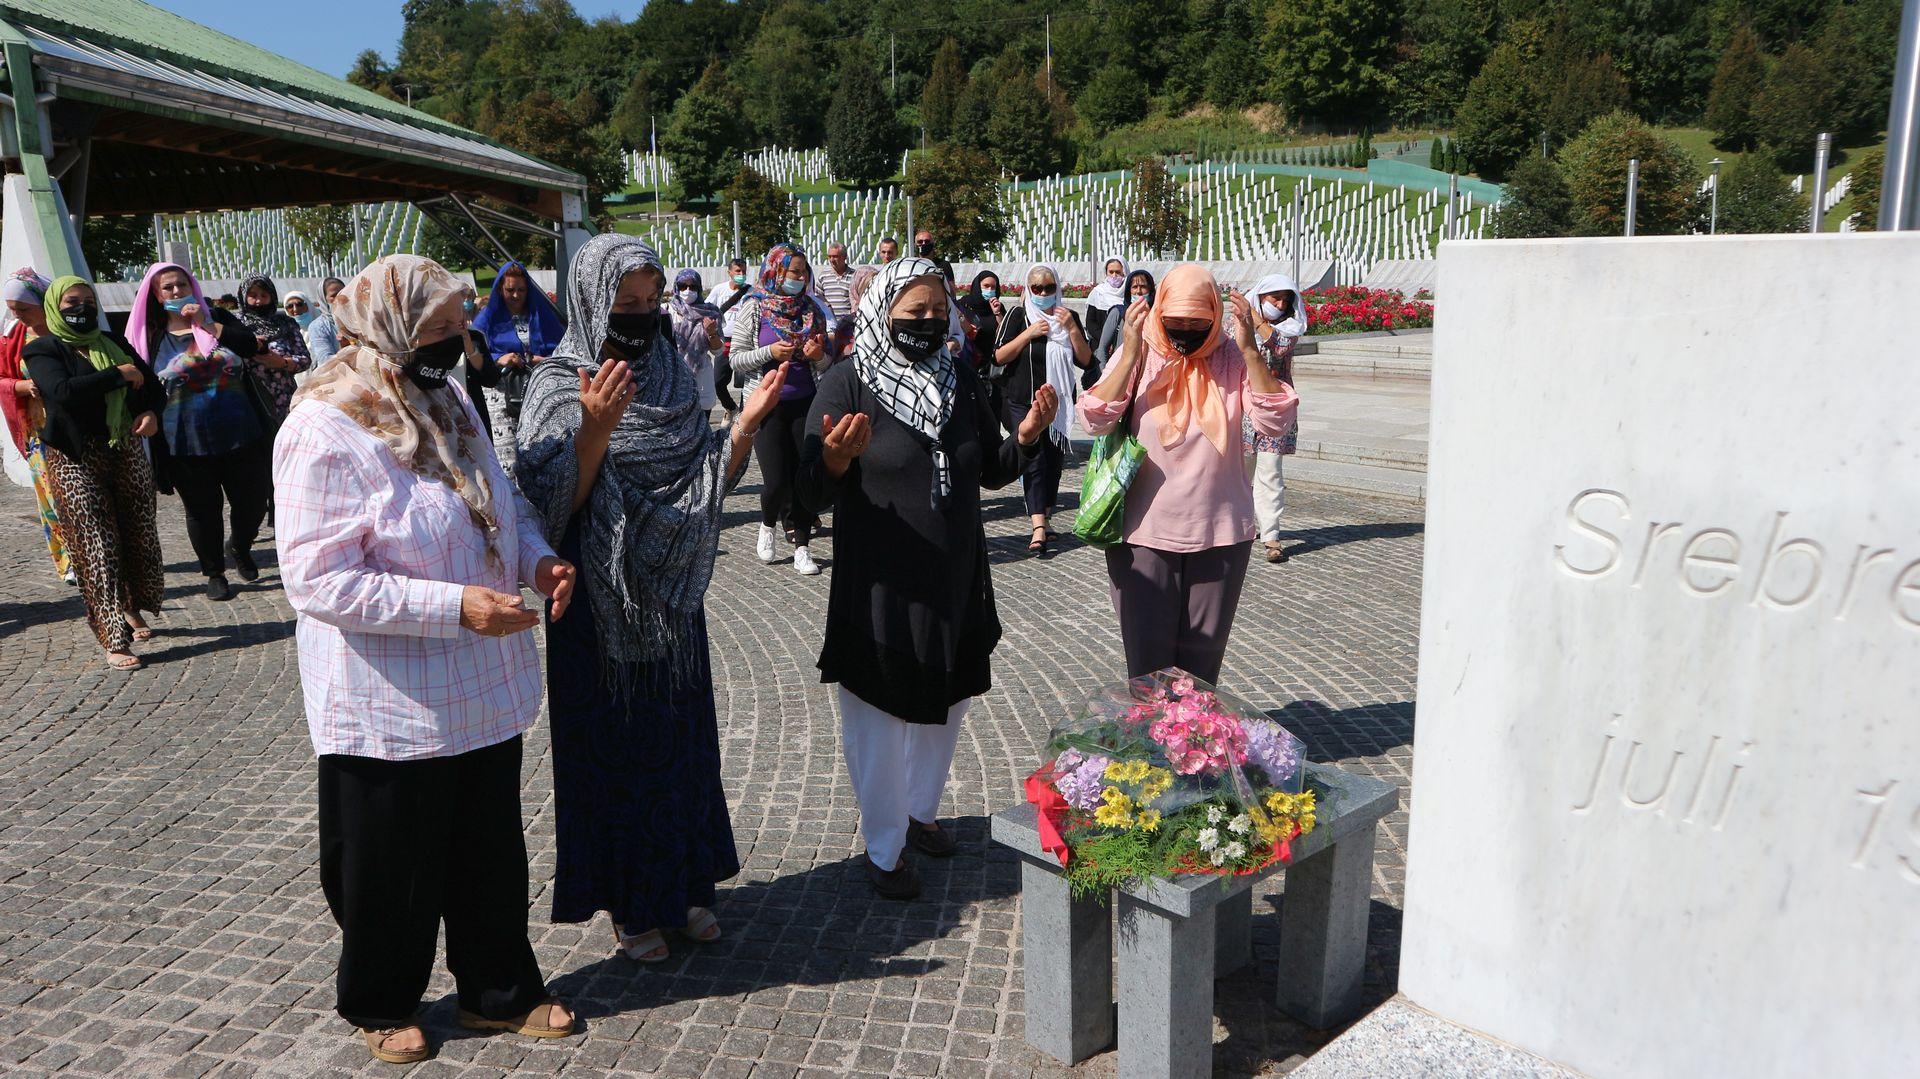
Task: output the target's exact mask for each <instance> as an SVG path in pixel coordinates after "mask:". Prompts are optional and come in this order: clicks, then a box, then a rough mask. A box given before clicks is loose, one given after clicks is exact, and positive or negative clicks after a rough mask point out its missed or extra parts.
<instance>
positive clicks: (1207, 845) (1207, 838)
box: [1200, 828, 1220, 865]
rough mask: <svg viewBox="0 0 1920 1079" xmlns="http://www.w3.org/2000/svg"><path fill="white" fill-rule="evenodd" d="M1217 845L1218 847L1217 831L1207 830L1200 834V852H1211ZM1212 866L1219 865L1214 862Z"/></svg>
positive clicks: (1218, 835)
mask: <svg viewBox="0 0 1920 1079" xmlns="http://www.w3.org/2000/svg"><path fill="white" fill-rule="evenodd" d="M1219 845H1220V830H1219V829H1217V828H1208V829H1206V830H1205V831H1202V832H1201V833H1200V849H1201V850H1212V849H1213V848H1215V847H1217V846H1219ZM1214 864H1215V865H1219V864H1220V863H1218V862H1215V863H1214Z"/></svg>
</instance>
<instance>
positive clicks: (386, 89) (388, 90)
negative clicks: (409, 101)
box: [347, 49, 400, 101]
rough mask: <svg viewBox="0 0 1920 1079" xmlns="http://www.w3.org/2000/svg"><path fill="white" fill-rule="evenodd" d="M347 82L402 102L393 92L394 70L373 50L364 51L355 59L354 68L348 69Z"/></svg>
mask: <svg viewBox="0 0 1920 1079" xmlns="http://www.w3.org/2000/svg"><path fill="white" fill-rule="evenodd" d="M347 81H348V82H350V83H352V84H354V85H355V86H358V87H361V88H362V89H366V90H372V91H373V92H374V93H376V94H379V95H381V96H382V97H389V98H392V99H393V100H395V101H398V100H400V96H399V95H398V94H396V93H394V92H393V68H391V67H388V66H387V62H386V61H385V60H382V59H381V58H380V54H379V53H377V52H375V51H374V50H372V49H362V50H361V51H360V55H358V56H356V57H354V58H353V66H352V67H350V68H348V69H347Z"/></svg>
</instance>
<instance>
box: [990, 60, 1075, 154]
mask: <svg viewBox="0 0 1920 1079" xmlns="http://www.w3.org/2000/svg"><path fill="white" fill-rule="evenodd" d="M1053 127H1054V116H1053V108H1052V107H1051V105H1050V104H1049V102H1048V101H1047V98H1046V93H1045V91H1044V89H1043V88H1042V87H1041V85H1040V83H1039V81H1038V80H1037V79H1035V78H1034V76H1033V75H1032V74H1030V73H1028V71H1027V70H1026V69H1025V68H1024V67H1022V66H1020V65H1019V64H1018V63H1015V64H1014V65H1012V67H1011V71H1010V77H1008V78H1006V79H1005V80H1004V81H1002V82H1000V84H999V86H998V87H997V88H996V90H995V92H994V102H993V114H992V115H991V116H990V117H988V118H987V145H988V147H989V149H990V150H991V152H992V154H993V159H994V162H995V163H996V164H998V165H999V166H1000V167H1001V168H1003V169H1006V170H1007V171H1008V172H1011V173H1013V174H1014V175H1015V176H1018V177H1021V178H1022V179H1031V178H1033V177H1036V176H1044V175H1046V174H1047V173H1049V172H1052V171H1053V170H1054V169H1056V168H1058V167H1059V165H1060V144H1059V141H1058V140H1057V139H1056V138H1055V137H1054V131H1053Z"/></svg>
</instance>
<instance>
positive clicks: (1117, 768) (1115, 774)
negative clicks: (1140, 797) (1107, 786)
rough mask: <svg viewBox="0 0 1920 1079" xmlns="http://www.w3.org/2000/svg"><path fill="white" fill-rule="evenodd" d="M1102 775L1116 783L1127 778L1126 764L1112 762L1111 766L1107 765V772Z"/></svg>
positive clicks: (1123, 762)
mask: <svg viewBox="0 0 1920 1079" xmlns="http://www.w3.org/2000/svg"><path fill="white" fill-rule="evenodd" d="M1102 775H1104V776H1105V777H1106V778H1108V779H1110V780H1113V781H1114V782H1115V783H1118V782H1120V781H1121V780H1123V779H1125V778H1127V764H1126V762H1125V761H1114V762H1113V763H1112V764H1109V765H1107V770H1106V771H1105V772H1104V773H1102Z"/></svg>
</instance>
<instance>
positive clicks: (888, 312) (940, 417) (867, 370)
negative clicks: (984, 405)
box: [853, 257, 957, 509]
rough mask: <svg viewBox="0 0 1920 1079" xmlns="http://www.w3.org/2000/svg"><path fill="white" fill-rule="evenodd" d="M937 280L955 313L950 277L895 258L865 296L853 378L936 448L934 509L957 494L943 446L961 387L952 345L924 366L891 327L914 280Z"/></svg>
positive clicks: (927, 262) (919, 261)
mask: <svg viewBox="0 0 1920 1079" xmlns="http://www.w3.org/2000/svg"><path fill="white" fill-rule="evenodd" d="M927 276H932V277H934V278H936V279H937V280H939V282H940V287H941V288H942V289H944V290H946V297H947V311H948V312H949V313H951V312H952V311H953V306H954V304H953V292H952V289H951V288H950V287H949V286H948V285H947V281H946V276H945V275H944V274H942V273H941V272H940V268H939V267H938V266H935V265H934V264H933V260H932V259H923V258H918V257H914V258H903V259H894V260H893V261H892V262H889V263H887V264H886V265H885V266H882V267H880V272H879V274H878V276H876V277H875V278H874V280H873V284H872V285H870V286H869V287H868V288H867V290H866V292H865V293H863V294H861V297H860V307H859V309H858V310H856V311H855V312H854V316H853V318H854V321H853V327H854V329H853V373H854V374H856V375H859V376H860V381H861V382H863V383H865V384H866V387H867V389H869V390H871V391H872V392H873V395H874V396H875V397H876V398H878V399H879V400H880V407H882V408H884V409H886V410H887V414H888V415H890V416H892V417H893V418H894V419H896V420H899V421H900V422H901V423H904V424H906V425H907V426H908V427H910V428H912V429H913V430H915V431H918V432H920V435H921V437H923V438H925V439H927V440H928V441H929V442H931V443H932V444H933V494H932V499H933V505H934V507H935V508H936V509H938V508H941V507H944V506H945V505H946V501H947V496H948V495H949V494H951V493H952V491H953V475H952V470H951V468H950V467H949V466H948V461H947V448H946V446H944V445H942V444H941V441H940V431H941V429H942V428H944V427H945V426H946V425H947V420H948V419H949V418H951V417H952V416H953V398H954V391H955V389H956V387H957V376H956V375H955V374H954V364H953V344H952V342H951V341H949V342H947V344H946V345H945V347H942V348H941V349H940V351H939V352H936V353H934V354H933V355H932V356H929V357H927V358H926V359H925V360H922V361H920V362H919V363H909V362H908V361H907V358H906V356H905V355H903V354H902V353H901V352H900V350H899V349H898V348H896V347H895V346H894V343H893V334H892V333H891V332H890V328H889V326H888V323H889V322H891V321H892V318H893V314H892V312H893V301H894V300H895V299H896V298H897V297H898V296H899V295H900V293H901V292H902V291H904V290H905V289H906V287H907V286H908V285H909V284H912V283H913V281H914V279H916V278H920V277H927Z"/></svg>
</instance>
